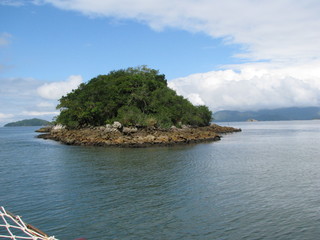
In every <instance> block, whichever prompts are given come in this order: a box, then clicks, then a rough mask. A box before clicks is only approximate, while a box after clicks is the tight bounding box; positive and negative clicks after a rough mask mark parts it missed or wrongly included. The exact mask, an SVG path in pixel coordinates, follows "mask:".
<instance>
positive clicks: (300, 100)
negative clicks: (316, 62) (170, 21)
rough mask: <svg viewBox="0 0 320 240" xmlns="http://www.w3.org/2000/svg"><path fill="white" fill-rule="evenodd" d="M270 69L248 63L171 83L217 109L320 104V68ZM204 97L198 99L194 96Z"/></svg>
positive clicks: (180, 90) (188, 96)
mask: <svg viewBox="0 0 320 240" xmlns="http://www.w3.org/2000/svg"><path fill="white" fill-rule="evenodd" d="M298 69H300V72H299V71H298V70H297V69H296V72H293V71H292V72H291V73H288V72H290V69H286V68H283V69H270V68H269V69H267V70H266V68H259V67H258V66H255V67H253V66H247V67H246V68H242V69H241V70H239V71H234V70H221V71H213V72H208V73H201V74H193V75H190V76H187V77H184V78H178V79H174V80H173V81H171V82H170V83H169V86H170V87H171V88H173V89H175V90H176V91H177V92H178V93H179V94H181V95H183V96H186V97H187V98H189V100H190V101H191V102H192V103H194V104H198V103H199V102H201V101H202V102H204V103H205V104H207V105H209V106H210V108H211V109H212V110H214V111H218V110H224V109H229V110H258V109H271V108H279V107H291V106H301V107H302V106H318V105H319V104H320V77H319V76H320V71H319V70H318V75H317V76H314V77H312V76H304V77H301V76H300V75H301V74H303V73H304V72H305V71H306V70H304V69H301V68H298ZM193 95H197V96H199V97H200V96H201V99H200V100H199V99H198V100H196V101H194V99H193V98H192V97H190V96H193Z"/></svg>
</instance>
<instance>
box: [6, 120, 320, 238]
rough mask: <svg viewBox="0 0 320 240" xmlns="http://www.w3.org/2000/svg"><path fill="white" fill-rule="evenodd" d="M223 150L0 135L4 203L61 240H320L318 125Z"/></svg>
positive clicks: (21, 130)
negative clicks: (96, 144) (72, 142)
mask: <svg viewBox="0 0 320 240" xmlns="http://www.w3.org/2000/svg"><path fill="white" fill-rule="evenodd" d="M222 124H224V125H228V126H233V127H240V128H242V132H240V133H233V134H228V135H224V136H223V138H222V140H221V141H219V142H210V143H201V144H193V145H183V146H181V145H179V146H172V147H154V148H152V147H151V148H141V149H130V148H104V147H80V146H67V145H63V144H60V143H57V142H54V141H51V140H43V139H37V138H35V136H36V135H37V133H35V132H34V130H36V129H37V128H35V127H10V128H0V205H2V206H4V207H5V208H6V209H7V210H9V211H11V212H13V213H15V214H17V215H20V216H22V217H23V219H24V220H25V221H26V222H28V223H30V224H32V225H34V226H36V227H38V228H39V229H41V230H42V231H44V232H47V233H48V234H49V235H54V236H55V237H56V238H58V239H62V240H72V239H75V238H78V237H85V238H87V239H89V240H93V239H99V240H101V239H184V240H185V239H290V240H294V239H297V240H298V239H299V240H300V239H317V238H318V237H319V236H320V227H319V226H320V191H319V189H320V121H317V120H315V121H286V122H250V123H222Z"/></svg>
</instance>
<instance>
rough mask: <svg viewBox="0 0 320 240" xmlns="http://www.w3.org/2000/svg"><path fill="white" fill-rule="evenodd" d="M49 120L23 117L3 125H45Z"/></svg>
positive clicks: (48, 123)
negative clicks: (23, 118)
mask: <svg viewBox="0 0 320 240" xmlns="http://www.w3.org/2000/svg"><path fill="white" fill-rule="evenodd" d="M47 125H50V122H48V121H46V120H42V119H38V118H33V119H25V120H21V121H17V122H12V123H7V124H6V125H4V127H26V126H47Z"/></svg>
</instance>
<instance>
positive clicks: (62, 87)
mask: <svg viewBox="0 0 320 240" xmlns="http://www.w3.org/2000/svg"><path fill="white" fill-rule="evenodd" d="M81 83H82V77H81V76H79V75H72V76H70V77H69V78H68V79H67V80H66V81H62V82H52V83H45V84H44V85H42V86H40V87H39V88H38V89H37V92H38V94H39V95H40V96H41V97H43V98H45V99H51V100H58V99H59V98H61V97H62V96H63V95H66V94H67V93H69V92H71V91H72V90H73V89H76V88H77V87H78V86H79V85H80V84H81Z"/></svg>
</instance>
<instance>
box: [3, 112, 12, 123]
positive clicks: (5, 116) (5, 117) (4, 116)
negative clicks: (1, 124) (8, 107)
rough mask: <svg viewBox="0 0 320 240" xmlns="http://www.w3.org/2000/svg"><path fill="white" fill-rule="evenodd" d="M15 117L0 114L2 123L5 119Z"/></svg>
mask: <svg viewBox="0 0 320 240" xmlns="http://www.w3.org/2000/svg"><path fill="white" fill-rule="evenodd" d="M13 116H14V115H13V114H5V113H0V121H2V120H3V119H8V118H12V117H13Z"/></svg>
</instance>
